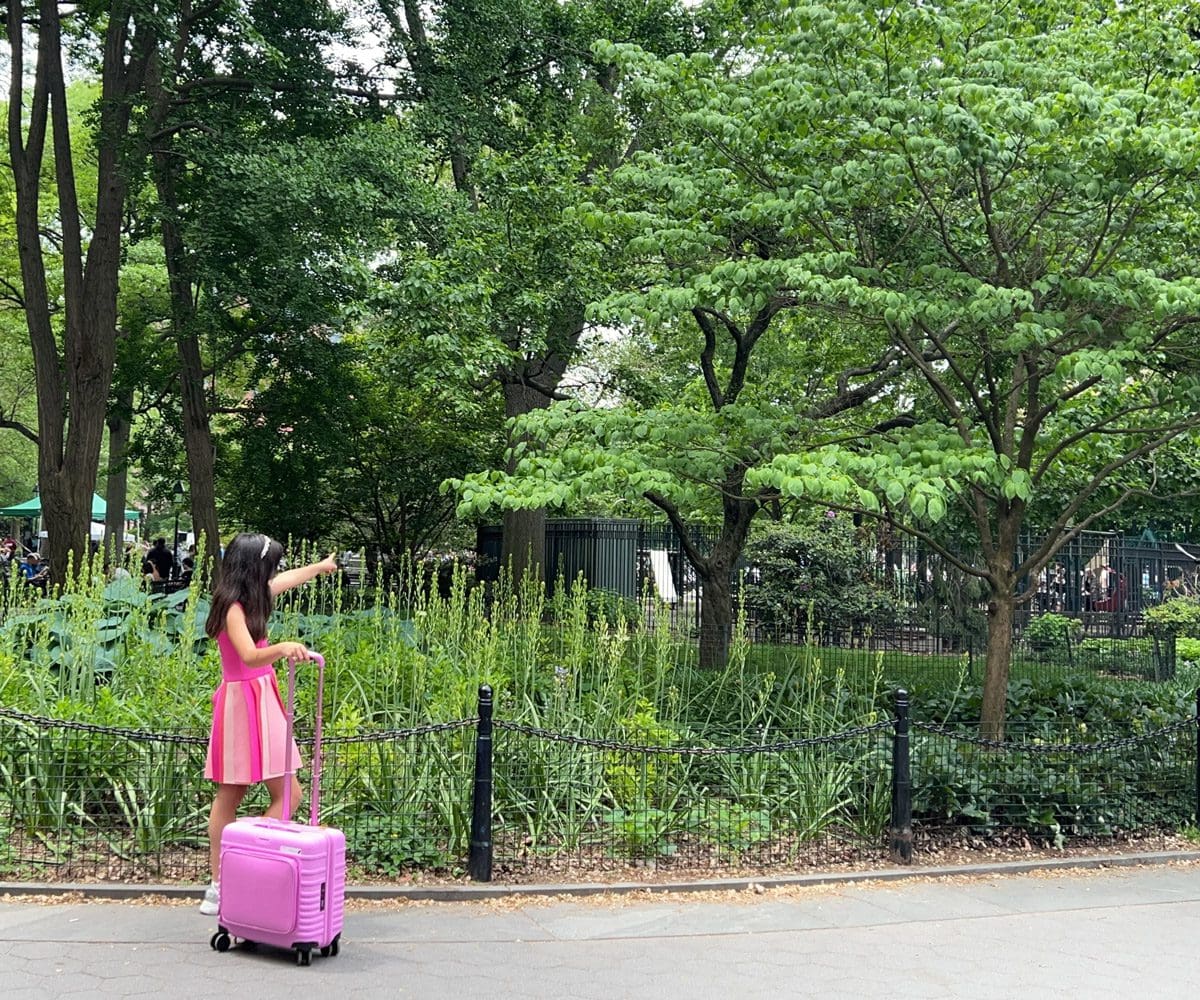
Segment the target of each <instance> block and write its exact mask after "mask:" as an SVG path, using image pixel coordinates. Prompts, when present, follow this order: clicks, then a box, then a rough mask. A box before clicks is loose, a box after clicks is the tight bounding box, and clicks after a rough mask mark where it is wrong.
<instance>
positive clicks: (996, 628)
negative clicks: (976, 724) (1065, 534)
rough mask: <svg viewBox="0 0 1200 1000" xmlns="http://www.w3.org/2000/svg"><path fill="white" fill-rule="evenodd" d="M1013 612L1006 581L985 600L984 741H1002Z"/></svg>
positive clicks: (1010, 586)
mask: <svg viewBox="0 0 1200 1000" xmlns="http://www.w3.org/2000/svg"><path fill="white" fill-rule="evenodd" d="M1015 610H1016V598H1015V597H1014V596H1013V593H1012V584H1011V580H1010V581H1007V586H1001V587H998V588H996V589H995V590H994V591H993V593H992V596H991V599H990V600H989V601H988V618H987V626H988V638H987V657H986V661H985V668H984V679H983V704H982V706H981V708H980V723H981V735H982V736H983V737H984V738H985V739H990V740H1002V739H1004V721H1005V709H1006V707H1007V703H1008V673H1009V668H1010V666H1011V664H1012V640H1013V621H1014V618H1015Z"/></svg>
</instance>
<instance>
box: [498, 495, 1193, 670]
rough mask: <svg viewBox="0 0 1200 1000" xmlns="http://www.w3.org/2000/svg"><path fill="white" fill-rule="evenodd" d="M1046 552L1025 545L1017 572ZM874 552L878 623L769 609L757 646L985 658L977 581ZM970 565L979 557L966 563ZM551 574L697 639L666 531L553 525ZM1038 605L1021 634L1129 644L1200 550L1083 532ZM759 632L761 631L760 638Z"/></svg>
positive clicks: (691, 586)
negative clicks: (852, 644) (1044, 631)
mask: <svg viewBox="0 0 1200 1000" xmlns="http://www.w3.org/2000/svg"><path fill="white" fill-rule="evenodd" d="M687 534H688V536H689V539H690V541H691V542H693V543H694V544H695V545H696V547H697V548H698V549H699V550H700V551H702V552H707V551H709V550H710V549H711V547H712V545H713V544H714V542H715V541H716V539H717V537H718V529H717V528H716V527H714V526H711V525H700V524H694V525H689V526H688V528H687ZM1043 541H1044V539H1043V538H1041V537H1039V536H1034V535H1026V536H1023V537H1022V538H1021V540H1020V542H1019V544H1018V552H1017V561H1018V562H1020V561H1023V560H1024V559H1025V558H1026V557H1027V556H1028V555H1029V554H1030V553H1031V552H1032V551H1034V550H1035V549H1036V548H1037V547H1038V546H1040V545H1041V544H1042V542H1043ZM501 542H502V537H501V532H500V529H499V528H498V527H484V528H481V529H480V530H479V534H478V538H477V543H476V545H477V554H478V568H477V575H478V576H479V578H480V579H481V580H487V579H494V578H495V577H496V575H497V574H498V573H499V569H500V567H499V555H500V548H501ZM863 544H864V545H866V546H868V548H869V549H870V550H871V553H872V558H871V559H870V560H869V561H870V563H871V569H870V576H871V577H872V579H873V581H874V583H875V585H877V586H878V587H879V588H880V590H881V591H883V592H886V593H887V594H888V596H889V603H888V606H887V608H886V611H885V613H883V614H881V615H880V616H878V620H873V619H872V618H871V617H863V616H857V617H856V616H855V615H853V614H852V613H846V614H845V615H844V616H842V620H839V619H838V616H837V615H831V614H829V613H828V612H825V613H821V614H820V619H821V620H820V621H818V622H808V621H807V620H805V618H804V616H803V614H800V615H793V616H792V617H791V618H790V620H788V621H779V620H777V618H776V617H775V616H774V614H773V613H772V612H771V611H770V610H768V609H765V608H757V607H754V606H753V605H752V604H749V605H748V606H747V608H746V612H747V616H748V619H749V622H750V624H751V626H752V632H751V635H752V637H753V638H755V639H757V637H758V636H759V635H760V634H761V635H764V636H767V635H769V636H772V637H774V639H775V640H776V641H791V642H800V641H806V638H808V637H812V638H815V639H816V640H817V641H820V642H822V643H826V644H832V645H837V644H839V643H843V642H845V641H848V640H853V639H857V638H858V637H861V636H862V635H863V634H865V633H866V632H867V631H873V632H874V633H875V635H876V636H877V637H879V638H880V639H882V638H883V637H884V636H885V634H888V635H890V641H891V642H892V644H893V645H894V646H895V647H897V648H901V647H903V648H911V649H912V650H913V651H938V650H941V649H943V648H944V647H945V646H947V645H956V646H957V647H958V648H965V647H968V646H970V647H973V648H975V649H976V650H978V649H981V648H982V644H983V641H984V637H985V624H984V597H983V595H982V594H981V593H977V591H978V589H979V585H978V581H976V580H974V579H973V578H967V577H965V576H964V574H962V572H961V571H959V570H957V569H956V568H954V567H953V566H952V565H950V564H949V563H948V562H947V561H946V560H945V559H943V558H942V557H941V556H939V555H938V554H937V553H936V552H934V551H932V550H931V549H930V548H929V547H928V546H927V545H925V544H924V543H923V542H921V541H919V540H917V539H913V538H909V537H906V536H895V535H887V534H882V533H881V534H877V535H871V534H870V533H867V534H864V536H863ZM963 555H964V557H965V558H967V559H968V560H970V553H964V554H963ZM546 567H547V573H548V575H549V576H550V577H551V586H553V579H554V578H556V577H561V578H562V579H564V580H567V581H570V580H574V579H575V578H576V577H577V576H579V575H582V576H583V578H584V579H585V580H586V581H587V583H588V585H589V587H591V588H594V589H600V590H604V591H607V592H610V593H612V594H614V595H619V596H621V597H624V598H626V599H628V600H630V601H632V602H635V603H636V604H637V605H639V606H640V612H641V613H642V614H643V615H645V616H646V617H647V618H648V619H649V620H651V621H653V620H654V619H655V618H656V617H657V616H659V615H666V616H668V617H669V619H670V622H671V624H672V626H673V627H674V628H676V629H677V630H679V631H683V632H688V631H691V632H698V630H699V627H700V614H701V605H702V602H703V597H704V594H703V590H704V588H703V585H702V581H701V580H700V579H699V578H698V576H697V575H696V572H695V570H694V569H693V568H692V566H691V564H690V563H689V561H688V559H687V557H686V555H685V548H684V544H683V541H682V540H681V538H680V536H679V534H678V532H677V531H676V530H675V528H674V527H673V526H672V525H670V524H668V523H666V522H651V521H640V520H634V519H620V518H560V519H550V520H548V521H547V522H546ZM761 573H762V570H761V569H760V567H758V566H756V565H754V564H753V563H752V562H750V561H748V560H746V559H742V560H740V561H739V562H738V564H737V565H736V566H735V567H734V570H733V573H732V578H731V584H732V585H733V587H734V590H735V593H736V592H737V589H738V587H739V585H740V584H741V583H742V581H744V580H750V581H753V580H757V579H759V578H760V577H761ZM1019 587H1020V590H1021V592H1022V593H1028V592H1030V591H1032V593H1031V594H1029V596H1028V599H1027V600H1026V601H1025V602H1024V603H1023V604H1022V606H1021V611H1020V615H1019V620H1018V623H1017V624H1018V631H1019V630H1020V627H1021V626H1022V625H1023V624H1024V622H1025V621H1026V620H1027V619H1028V618H1029V617H1030V616H1033V615H1038V614H1041V613H1045V612H1055V613H1059V614H1065V615H1069V616H1072V617H1074V618H1077V619H1078V620H1079V621H1080V622H1081V624H1082V629H1083V632H1084V634H1085V635H1087V636H1092V637H1100V636H1109V637H1114V638H1123V637H1129V636H1137V635H1140V634H1141V621H1142V615H1143V613H1144V612H1145V610H1146V609H1147V608H1149V607H1152V606H1153V605H1155V604H1158V603H1161V602H1162V601H1163V600H1166V599H1168V598H1170V597H1172V596H1175V595H1181V594H1183V595H1200V545H1196V544H1192V543H1178V542H1170V541H1159V540H1157V539H1153V538H1144V537H1143V538H1129V537H1125V536H1122V535H1120V534H1118V533H1115V532H1103V531H1083V532H1080V533H1079V534H1077V535H1075V536H1074V537H1072V538H1071V539H1070V540H1069V541H1067V542H1066V543H1065V544H1064V545H1063V546H1062V547H1061V548H1060V549H1059V551H1058V552H1057V553H1056V555H1055V556H1054V558H1053V559H1052V560H1051V561H1050V563H1049V564H1048V565H1047V566H1046V567H1045V568H1044V569H1043V570H1042V571H1041V572H1040V573H1038V574H1036V576H1034V577H1030V578H1026V579H1024V580H1022V581H1020V583H1019ZM760 630H761V632H760Z"/></svg>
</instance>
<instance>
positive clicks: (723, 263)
mask: <svg viewBox="0 0 1200 1000" xmlns="http://www.w3.org/2000/svg"><path fill="white" fill-rule="evenodd" d="M726 47H727V48H728V49H729V54H728V56H727V58H726V59H724V60H720V61H717V60H714V59H713V58H712V57H711V56H709V55H707V54H704V55H696V56H693V57H686V56H681V55H677V56H669V57H666V58H659V57H656V56H653V55H651V54H649V53H646V52H645V51H644V50H641V49H636V48H631V47H629V46H624V47H617V46H613V45H611V44H609V45H600V46H598V51H599V52H600V53H601V54H603V55H605V56H608V57H612V58H616V59H619V60H620V65H621V68H622V74H623V75H624V77H625V79H626V84H625V85H626V87H628V89H629V90H630V91H631V94H630V98H629V100H630V102H631V104H632V105H634V106H639V105H640V106H645V107H649V108H653V109H654V110H653V112H650V113H649V114H650V115H651V116H652V117H654V118H655V119H657V120H661V121H664V122H668V121H669V122H670V123H671V124H672V127H673V131H672V132H671V133H670V134H669V135H668V136H664V138H663V140H662V142H661V143H660V144H659V147H660V148H657V149H654V150H646V151H643V152H640V153H638V154H637V155H635V156H634V157H632V159H631V161H630V162H629V163H627V164H625V165H623V166H621V167H619V168H618V169H617V170H616V172H615V173H614V175H613V179H612V183H611V185H610V186H609V188H608V190H607V191H605V192H603V194H604V195H605V197H604V200H603V201H597V202H595V203H592V204H588V203H583V204H580V205H578V206H577V207H576V208H575V210H574V212H573V215H572V218H573V219H576V220H578V221H579V222H580V223H582V224H583V225H585V226H587V227H588V228H589V229H590V230H592V231H593V232H594V234H595V238H596V240H597V241H598V244H599V245H600V246H601V247H603V252H602V256H603V257H604V258H606V259H612V260H618V261H620V262H621V263H620V264H619V265H618V266H617V267H614V268H613V269H612V270H613V273H614V274H621V273H622V272H623V273H624V275H625V282H624V286H623V287H622V288H621V289H620V290H617V291H610V292H609V293H608V294H606V295H605V296H604V297H603V298H602V299H601V301H600V302H598V303H597V304H596V305H594V306H593V308H592V314H593V317H594V318H595V319H596V320H597V321H600V322H604V323H607V324H610V325H612V326H614V327H615V328H618V329H621V330H623V331H628V332H629V333H631V334H633V335H636V336H637V337H638V338H639V341H640V342H641V343H642V344H643V347H642V349H641V350H638V351H633V352H630V351H626V356H625V358H624V359H623V361H622V364H621V371H622V373H623V374H624V375H629V374H631V373H632V374H634V375H635V378H634V380H633V381H632V382H630V381H629V380H628V379H626V380H625V381H624V383H623V384H622V385H616V386H614V387H613V388H612V389H611V390H610V391H609V396H608V398H606V399H604V400H603V401H602V404H601V405H598V406H591V407H589V406H583V405H579V404H577V403H563V404H559V405H558V406H556V407H554V408H552V409H551V410H550V411H549V412H546V413H544V414H530V415H529V416H527V417H525V418H523V419H520V420H518V421H516V422H515V425H514V426H515V428H516V433H517V436H518V439H524V440H518V443H517V444H516V446H515V447H514V448H513V463H512V464H511V466H510V469H509V470H508V472H507V473H505V472H489V473H482V474H479V475H475V476H471V477H467V478H466V479H465V480H463V481H462V482H459V483H456V484H454V485H455V486H456V487H457V488H458V489H460V490H461V495H462V498H463V505H462V507H461V511H462V512H463V513H467V512H470V511H476V510H482V509H487V508H489V507H491V506H497V507H500V508H501V509H522V508H526V507H536V506H540V505H542V504H548V505H551V506H563V505H575V504H578V503H580V502H582V500H583V498H584V497H586V496H588V495H589V494H591V493H595V492H607V493H616V494H618V495H623V496H625V497H629V498H633V497H638V498H641V499H643V500H644V501H647V502H649V503H650V504H653V505H654V506H655V507H657V508H658V509H659V510H660V511H662V512H663V513H664V514H665V515H666V517H667V518H668V519H669V520H670V521H671V522H672V523H673V524H674V525H675V527H676V530H677V534H678V535H679V537H680V539H681V544H682V546H683V549H684V552H685V554H686V556H687V558H688V560H689V562H690V563H691V565H692V566H693V567H694V568H695V570H696V572H697V575H698V576H699V578H700V579H701V581H702V583H703V587H704V598H703V601H702V604H701V662H702V663H703V664H704V665H706V666H716V665H719V664H721V663H723V662H724V660H725V657H726V653H727V648H728V642H729V636H730V629H731V628H732V624H733V618H734V606H733V594H732V579H731V576H732V573H733V567H734V565H735V563H736V562H737V559H738V557H739V556H740V554H741V552H742V549H743V546H744V545H745V543H746V539H747V537H748V533H749V530H750V526H751V523H752V521H753V519H754V518H755V516H756V515H757V514H758V513H759V512H760V511H762V510H764V509H768V508H775V507H778V505H779V502H780V493H779V491H778V490H777V489H775V488H773V487H770V486H758V485H751V484H749V483H748V481H747V478H746V477H747V473H748V472H749V471H750V470H751V469H753V468H755V467H756V466H759V465H762V464H763V463H765V462H769V461H771V459H772V458H774V457H775V456H776V455H779V454H781V453H790V452H792V451H793V450H796V449H798V448H805V447H810V446H812V445H813V444H814V443H817V442H821V441H835V440H838V439H840V438H841V437H850V438H858V437H860V436H862V435H864V434H868V433H871V432H872V431H873V430H875V429H877V427H878V425H879V424H880V423H881V422H883V421H886V420H887V419H888V417H889V416H890V414H889V413H888V412H887V410H886V408H884V407H881V406H880V405H879V403H878V397H879V396H880V394H881V393H882V392H883V391H884V390H885V389H886V388H888V387H889V386H891V384H892V382H893V380H894V379H895V378H896V377H897V376H898V374H899V369H900V365H899V351H898V350H896V349H895V348H894V347H892V346H890V345H889V344H888V343H887V338H886V336H885V334H884V331H882V330H881V329H880V328H879V327H870V326H867V325H861V324H860V325H857V326H856V325H854V323H853V321H852V320H846V321H844V322H842V323H841V324H840V326H835V325H833V324H831V323H830V322H828V321H827V320H826V319H825V318H824V317H813V316H804V315H800V313H799V308H800V307H801V306H802V305H803V302H802V300H800V299H799V298H798V297H797V296H796V295H795V294H794V291H793V288H792V283H793V270H794V269H795V268H798V267H802V266H805V265H806V264H807V260H808V255H809V254H810V253H811V251H812V249H813V246H814V243H815V241H817V240H818V239H819V238H820V234H819V233H818V232H816V231H815V229H812V228H810V227H806V226H803V225H799V224H798V223H797V222H796V220H795V218H794V211H793V209H792V208H791V200H792V199H794V198H802V197H803V196H804V194H805V192H806V191H807V188H808V186H809V184H810V183H811V179H810V178H808V177H806V176H805V175H803V174H802V173H800V172H793V173H792V174H790V175H789V174H784V173H783V172H782V171H780V172H778V173H777V174H773V175H772V176H770V177H769V178H768V179H767V180H764V175H763V173H762V169H763V166H762V165H763V164H765V163H768V162H769V158H770V157H771V156H773V155H776V149H775V147H776V144H777V143H778V142H779V141H780V140H779V135H778V132H773V133H768V132H766V131H763V130H762V129H760V128H756V127H755V126H754V125H753V123H751V124H748V125H745V126H743V115H744V108H743V107H741V106H740V105H735V104H734V103H733V101H734V98H738V97H739V93H738V92H739V88H741V87H742V86H743V85H744V84H743V83H742V82H741V80H740V79H739V74H740V73H741V70H740V69H739V66H740V65H741V62H742V60H743V55H744V54H743V52H742V50H741V48H740V47H738V46H732V45H730V46H726ZM723 93H725V94H728V96H729V98H730V102H731V103H730V107H729V108H728V109H726V108H724V107H722V106H721V104H720V100H719V95H721V94H723ZM734 129H736V130H737V134H738V135H739V136H740V135H741V134H742V132H743V131H744V132H745V133H746V134H747V136H748V138H746V139H745V141H744V142H743V143H742V145H741V146H740V147H738V148H736V149H733V148H731V145H730V143H729V142H728V141H727V140H726V139H725V135H726V134H728V133H729V132H730V131H731V130H734ZM765 185H766V187H764V186H765ZM599 193H600V192H598V194H599ZM631 286H632V287H631ZM647 372H652V373H654V374H653V375H651V376H647V375H646V374H645V373H647ZM622 389H625V390H627V391H626V392H625V393H624V395H622ZM697 518H700V519H704V520H708V521H713V522H715V523H716V524H717V525H719V532H718V534H717V537H716V539H715V541H714V542H713V543H712V545H711V546H710V547H709V548H707V549H705V548H703V547H702V546H701V545H700V544H698V543H696V542H695V541H694V540H693V539H692V536H691V532H689V531H688V530H687V522H688V521H689V520H695V519H697Z"/></svg>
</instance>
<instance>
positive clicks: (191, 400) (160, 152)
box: [146, 26, 221, 579]
mask: <svg viewBox="0 0 1200 1000" xmlns="http://www.w3.org/2000/svg"><path fill="white" fill-rule="evenodd" d="M187 42H188V36H187V28H186V26H185V27H184V28H183V29H182V30H181V33H180V36H179V38H178V39H176V43H175V56H174V59H173V62H172V65H173V67H178V66H179V65H180V63H181V62H182V59H183V53H184V50H185V47H186V45H187ZM162 73H163V64H162V62H161V61H160V59H158V58H157V57H155V58H153V59H152V60H151V63H150V66H149V72H148V74H147V85H146V89H147V91H148V93H149V94H150V96H151V99H152V101H153V104H152V113H151V116H150V120H151V123H152V124H151V127H152V128H153V129H154V134H156V135H157V134H162V135H163V136H164V138H162V139H160V140H159V141H158V142H157V143H156V144H155V145H154V148H153V149H152V150H151V165H152V171H153V175H154V186H155V191H156V192H157V194H158V200H159V203H160V204H161V206H162V224H161V229H162V244H163V254H164V256H165V258H166V263H167V278H168V285H169V287H170V293H171V325H172V327H173V328H174V329H173V332H174V335H175V347H176V351H177V353H178V356H179V388H180V397H181V400H182V404H183V445H184V451H185V453H186V455H187V490H188V496H189V502H190V507H191V514H192V530H193V532H194V533H195V536H196V542H197V552H198V554H199V556H200V559H201V564H200V565H199V566H197V567H196V572H197V573H198V574H200V576H201V578H203V579H215V577H216V574H217V573H218V572H219V570H220V559H221V536H220V527H219V525H218V523H217V500H216V483H215V480H216V454H215V450H214V447H213V440H212V426H211V422H210V419H209V411H208V402H207V400H206V399H205V397H204V363H203V359H202V356H201V353H200V341H199V337H198V336H197V333H196V303H195V299H194V297H193V296H194V288H193V283H192V279H191V275H190V274H189V273H188V269H187V248H186V246H185V244H184V239H183V234H182V233H181V232H180V230H179V226H178V223H177V221H176V220H177V219H178V218H179V197H178V191H177V183H176V182H177V175H176V171H177V170H178V164H179V162H180V161H179V157H178V155H177V153H176V152H175V150H174V149H173V146H172V138H171V137H172V136H173V135H174V132H173V131H172V130H170V129H168V128H166V125H167V121H168V118H169V116H170V112H171V106H172V105H171V101H172V95H173V93H174V90H173V87H172V88H167V87H166V86H165V85H164V80H163V76H162ZM171 82H172V83H174V82H175V81H171Z"/></svg>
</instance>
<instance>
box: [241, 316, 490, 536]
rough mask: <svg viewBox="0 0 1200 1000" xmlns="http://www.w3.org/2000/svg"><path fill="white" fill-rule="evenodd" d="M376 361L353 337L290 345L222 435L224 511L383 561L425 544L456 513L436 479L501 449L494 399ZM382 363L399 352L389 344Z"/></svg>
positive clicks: (281, 533)
mask: <svg viewBox="0 0 1200 1000" xmlns="http://www.w3.org/2000/svg"><path fill="white" fill-rule="evenodd" d="M415 348H416V345H414V349H410V351H409V357H410V358H412V360H413V362H414V364H418V363H419V360H418V358H417V357H416V356H417V355H418V354H419V353H420V351H419V349H415ZM383 360H384V359H383V358H382V357H381V352H380V351H379V350H378V349H377V348H373V347H372V346H371V344H370V342H369V340H367V339H366V338H364V337H362V336H353V337H349V338H346V339H342V340H338V341H320V340H315V339H309V340H306V341H303V342H299V343H297V345H296V349H295V350H294V351H293V352H291V353H290V354H289V358H288V365H287V368H286V371H281V372H280V373H278V375H277V376H276V377H274V378H272V379H271V380H270V381H269V382H267V383H264V387H263V389H262V390H261V391H260V392H258V393H256V394H255V396H254V398H253V401H252V402H251V403H249V404H248V405H246V406H245V407H243V409H242V410H241V412H240V413H239V415H238V422H237V424H236V425H235V426H234V427H233V428H231V429H230V430H229V431H228V432H227V433H226V434H224V435H223V439H224V442H225V444H226V455H225V458H224V460H223V461H222V463H221V468H222V494H223V496H225V497H226V503H225V510H226V515H227V516H228V517H230V518H231V519H233V520H240V521H242V522H244V523H254V524H255V525H257V526H261V528H262V530H265V531H268V532H270V533H272V534H274V535H276V536H277V537H280V538H286V537H288V536H289V535H291V536H294V537H297V538H325V539H336V540H337V541H338V543H339V544H340V546H342V547H347V546H348V547H351V548H354V549H367V550H368V551H369V552H370V553H371V555H372V558H374V556H376V555H379V556H381V557H383V558H384V559H385V560H397V559H399V558H400V557H403V556H406V555H407V556H410V557H413V558H420V557H421V556H423V555H424V554H425V552H426V551H427V550H428V549H429V548H430V547H432V546H433V545H435V544H436V543H437V541H438V540H439V538H440V537H441V536H442V534H443V533H444V532H445V530H446V528H447V526H448V525H449V523H450V521H451V519H452V518H453V515H454V501H453V499H451V498H449V497H446V496H445V495H444V494H442V493H440V492H439V490H438V486H439V485H440V483H441V482H442V480H443V479H445V478H447V477H448V476H452V475H461V474H462V472H463V471H464V470H465V469H470V468H475V467H477V466H479V465H486V464H490V463H492V462H494V461H495V460H496V459H497V458H498V456H499V454H500V452H501V450H502V446H501V440H500V433H499V428H500V426H501V424H500V421H499V420H498V419H497V415H496V411H497V410H498V409H499V401H498V399H497V398H496V396H495V394H493V397H492V398H491V399H490V400H488V399H487V398H486V397H485V398H484V399H483V400H479V399H476V398H464V397H462V396H459V395H457V394H455V393H452V392H448V391H447V389H446V387H445V386H442V385H439V384H437V383H436V382H426V381H417V382H415V383H414V382H411V381H402V380H400V379H397V378H395V377H394V376H393V375H392V374H391V372H390V368H389V369H384V368H383V367H382V364H381V362H382V361H383ZM386 360H387V362H388V363H389V364H392V363H395V362H396V360H397V359H396V358H395V357H394V356H393V355H392V354H391V352H390V351H389V354H388V356H387V358H386ZM298 414H303V415H304V417H305V419H304V420H303V421H297V420H296V417H297V415H298Z"/></svg>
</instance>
